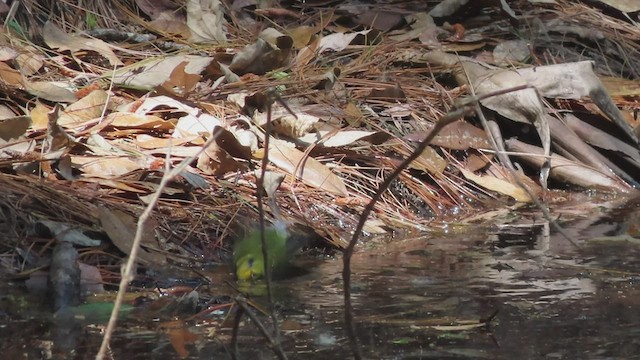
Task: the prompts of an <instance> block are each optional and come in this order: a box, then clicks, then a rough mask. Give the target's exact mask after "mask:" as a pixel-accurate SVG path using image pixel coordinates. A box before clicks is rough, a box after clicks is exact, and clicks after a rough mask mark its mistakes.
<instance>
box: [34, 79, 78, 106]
mask: <svg viewBox="0 0 640 360" xmlns="http://www.w3.org/2000/svg"><path fill="white" fill-rule="evenodd" d="M24 89H25V90H26V91H27V92H28V93H29V94H31V95H33V96H37V97H39V98H41V99H45V100H49V101H53V102H60V103H72V102H74V101H76V100H77V98H76V96H75V95H74V93H73V92H72V91H71V90H69V89H67V88H66V87H64V86H59V85H56V84H55V83H53V82H48V81H33V82H29V81H26V80H25V81H24Z"/></svg>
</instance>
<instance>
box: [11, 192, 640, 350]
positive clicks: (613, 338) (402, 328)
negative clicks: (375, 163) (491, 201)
mask: <svg viewBox="0 0 640 360" xmlns="http://www.w3.org/2000/svg"><path fill="white" fill-rule="evenodd" d="M508 218H509V220H508V221H507V220H503V221H494V223H493V224H492V225H466V226H461V227H459V228H453V227H451V226H450V227H449V228H444V229H443V230H442V231H440V232H438V233H433V234H430V235H428V236H425V237H420V238H413V239H402V240H401V239H393V240H387V241H383V242H380V243H377V244H375V245H368V246H367V247H368V248H367V249H365V250H363V251H359V252H358V253H357V254H356V255H355V256H354V261H353V272H354V276H353V282H354V291H353V293H354V307H355V317H356V320H357V324H358V332H359V336H360V339H361V341H362V346H363V351H364V353H365V355H366V357H367V358H371V359H491V358H497V359H633V358H640V355H639V354H640V341H638V340H637V339H638V338H639V336H640V310H639V309H640V306H639V305H640V276H639V275H638V272H639V269H640V240H638V239H640V220H639V219H640V209H639V208H638V206H636V205H630V206H628V207H626V208H622V209H618V210H614V211H609V212H607V213H606V214H599V215H594V216H589V217H576V218H575V219H574V220H570V221H566V222H564V223H563V224H562V225H563V227H564V228H565V229H567V230H568V231H569V232H570V234H571V236H572V237H573V239H574V240H575V241H576V242H577V243H579V244H580V246H581V249H577V248H575V247H574V246H572V245H571V244H570V243H568V242H567V241H566V240H565V239H563V238H562V237H560V236H559V235H557V234H555V233H554V232H553V231H549V227H548V226H547V224H545V223H544V221H542V220H541V219H540V218H539V217H536V215H533V214H531V215H530V216H527V215H518V216H509V217H508ZM341 265H342V262H341V261H339V260H329V261H324V262H322V263H320V264H317V266H315V267H313V269H312V271H310V272H309V273H307V274H305V275H302V276H298V277H296V278H293V279H290V280H287V281H282V282H279V283H278V284H277V285H276V289H275V293H276V299H277V302H278V310H279V313H280V314H281V318H282V324H281V328H282V330H283V335H282V339H283V346H284V348H285V351H286V352H287V354H288V355H289V358H290V359H323V358H326V357H327V356H330V357H332V358H336V359H341V358H347V357H349V355H350V353H349V350H348V349H349V347H348V343H347V340H346V339H345V337H344V332H343V323H342V319H343V308H342V305H343V299H342V285H341V270H342V269H341ZM213 289H215V287H214V288H213ZM212 292H215V290H212ZM2 296H3V301H4V300H6V297H7V296H10V295H2ZM255 300H256V301H257V302H258V303H260V302H261V300H260V299H255ZM492 315H495V317H493V318H492V319H491V320H490V321H489V322H488V323H486V324H480V325H478V322H479V321H480V320H482V319H488V318H490V317H492ZM223 316H224V314H223V313H222V312H221V313H220V314H218V313H214V314H213V315H212V316H211V318H208V319H207V320H206V321H198V322H197V323H194V322H192V323H191V324H190V333H193V334H195V335H194V336H196V337H197V338H198V339H199V340H198V341H195V342H194V344H189V345H188V346H187V347H186V352H183V353H182V357H183V358H184V357H186V358H190V359H227V358H229V357H228V354H227V349H226V346H227V345H228V343H229V337H230V330H229V328H228V327H227V328H225V327H221V325H220V323H221V321H222V320H221V319H222V318H223ZM264 321H265V322H268V320H267V318H266V317H265V318H264ZM0 323H1V324H2V325H1V326H0V346H1V347H2V349H3V353H4V354H11V355H10V356H14V355H16V356H18V355H21V356H20V358H48V357H47V354H46V351H45V350H43V349H46V346H45V347H43V344H42V342H46V341H51V340H52V339H54V336H56V330H58V331H60V329H59V326H52V325H51V324H52V322H51V321H48V320H43V319H42V317H39V316H37V315H34V316H23V317H21V318H20V317H18V318H17V317H16V316H15V314H12V313H11V310H10V309H8V310H7V309H3V312H0ZM221 328H222V329H221ZM100 329H101V327H98V326H93V325H91V326H88V325H83V326H77V327H75V328H74V330H73V331H75V332H74V333H73V335H68V336H73V338H74V345H73V346H74V347H75V354H76V357H75V358H92V357H93V356H95V351H96V350H97V348H98V346H99V341H100V338H101V336H100ZM69 331H71V330H69ZM69 334H71V332H70V333H69ZM57 341H60V339H58V340H57ZM172 341H174V339H173V338H172V340H169V337H168V336H167V331H166V329H165V330H163V331H159V330H158V327H157V326H156V325H154V323H153V321H147V322H146V323H145V322H141V321H140V320H137V321H135V322H133V323H130V322H127V321H123V322H122V323H121V326H120V330H119V331H118V333H117V334H116V337H115V339H114V341H113V342H112V352H111V354H112V355H113V357H114V358H116V359H119V358H127V359H134V358H139V359H172V358H181V356H179V355H178V354H177V353H176V350H175V344H172ZM239 348H240V357H239V358H241V359H271V358H274V356H273V355H272V353H271V352H270V350H269V349H268V346H267V345H266V342H265V341H264V339H263V337H262V336H261V334H260V333H259V332H258V331H257V330H255V327H254V326H252V325H251V324H250V322H249V321H248V320H246V321H245V322H244V323H243V325H242V327H241V329H240V338H239ZM34 349H35V350H34ZM15 358H18V357H15Z"/></svg>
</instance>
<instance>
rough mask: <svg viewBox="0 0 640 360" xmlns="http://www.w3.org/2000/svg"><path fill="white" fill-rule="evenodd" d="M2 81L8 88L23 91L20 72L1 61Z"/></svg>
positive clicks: (0, 78)
mask: <svg viewBox="0 0 640 360" xmlns="http://www.w3.org/2000/svg"><path fill="white" fill-rule="evenodd" d="M0 80H1V81H2V82H3V83H5V84H6V85H8V86H12V87H16V88H18V89H22V87H23V81H22V74H20V71H18V70H16V69H14V68H12V67H11V66H9V65H7V64H6V63H4V62H1V61H0Z"/></svg>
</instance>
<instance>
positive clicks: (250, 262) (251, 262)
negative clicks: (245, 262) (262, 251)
mask: <svg viewBox="0 0 640 360" xmlns="http://www.w3.org/2000/svg"><path fill="white" fill-rule="evenodd" d="M249 267H253V258H249Z"/></svg>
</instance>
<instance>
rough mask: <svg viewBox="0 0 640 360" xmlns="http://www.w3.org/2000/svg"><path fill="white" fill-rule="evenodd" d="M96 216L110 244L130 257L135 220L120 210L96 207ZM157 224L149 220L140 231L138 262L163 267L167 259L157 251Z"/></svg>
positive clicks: (135, 226) (134, 232) (135, 225)
mask: <svg viewBox="0 0 640 360" xmlns="http://www.w3.org/2000/svg"><path fill="white" fill-rule="evenodd" d="M98 214H99V219H100V224H101V225H102V229H103V230H104V232H105V233H107V235H108V236H109V239H111V242H113V244H114V245H115V246H116V247H117V248H118V249H120V251H122V252H123V253H125V254H127V255H130V254H131V249H132V245H133V244H132V243H133V239H134V237H135V234H136V228H137V220H136V219H135V218H134V217H133V216H131V215H129V214H128V213H126V212H124V211H121V210H117V209H115V210H110V209H107V208H105V207H98ZM156 227H157V224H156V223H155V221H153V219H149V220H148V221H147V222H146V224H145V226H144V229H143V231H142V241H141V243H140V244H141V248H140V250H139V251H138V260H139V261H140V262H141V263H143V264H146V265H149V264H151V265H164V264H166V263H167V258H166V256H164V255H163V254H162V253H161V252H159V251H158V250H157V248H158V242H157V241H156V238H155V228H156ZM146 246H152V247H155V248H156V250H152V249H147V248H146Z"/></svg>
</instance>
